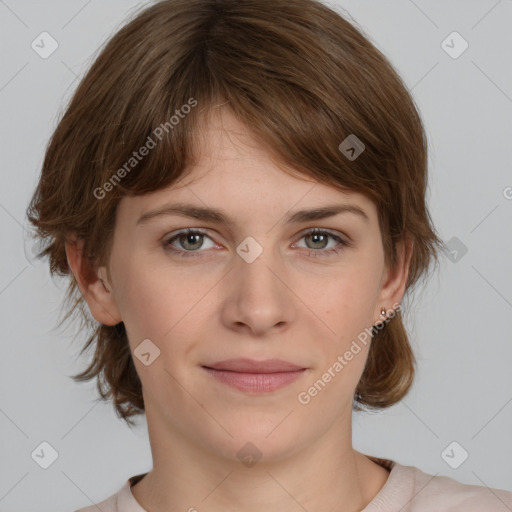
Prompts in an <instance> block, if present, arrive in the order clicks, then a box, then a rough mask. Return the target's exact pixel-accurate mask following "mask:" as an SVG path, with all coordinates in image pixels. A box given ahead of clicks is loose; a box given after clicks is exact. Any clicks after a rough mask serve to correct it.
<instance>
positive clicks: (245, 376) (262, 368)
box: [203, 358, 307, 393]
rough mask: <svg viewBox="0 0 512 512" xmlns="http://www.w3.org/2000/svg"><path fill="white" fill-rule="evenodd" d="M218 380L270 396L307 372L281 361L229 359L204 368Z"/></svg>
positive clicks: (242, 389) (300, 367) (304, 369)
mask: <svg viewBox="0 0 512 512" xmlns="http://www.w3.org/2000/svg"><path fill="white" fill-rule="evenodd" d="M203 369H204V370H205V371H206V372H208V373H209V374H210V375H211V376H212V377H214V378H215V379H216V380H218V381H220V382H222V383H223V384H226V385H228V386H231V387H234V388H236V389H238V390H239V391H244V392H246V393H268V392H271V391H276V390H278V389H281V388H283V387H285V386H287V385H289V384H291V383H292V382H294V381H295V380H297V379H298V378H299V377H300V376H301V375H302V374H303V373H304V372H305V371H306V370H307V368H304V367H302V366H297V365H296V364H293V363H290V362H288V361H283V360H281V359H266V360H264V361H256V360H254V359H245V358H238V359H226V360H224V361H219V362H217V363H214V364H209V365H208V366H206V365H205V366H203Z"/></svg>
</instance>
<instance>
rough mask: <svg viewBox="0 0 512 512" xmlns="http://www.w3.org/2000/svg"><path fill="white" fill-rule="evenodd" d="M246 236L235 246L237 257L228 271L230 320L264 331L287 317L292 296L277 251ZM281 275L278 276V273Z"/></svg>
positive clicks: (267, 244)
mask: <svg viewBox="0 0 512 512" xmlns="http://www.w3.org/2000/svg"><path fill="white" fill-rule="evenodd" d="M265 241H266V242H267V243H266V247H263V245H262V244H260V243H259V242H257V241H256V240H255V239H254V238H251V237H248V238H247V239H245V240H243V241H242V242H241V243H240V244H239V245H238V246H237V249H236V251H237V258H235V261H234V268H233V271H232V272H230V276H231V277H230V278H229V279H230V281H231V285H230V288H231V294H230V296H231V298H232V299H231V300H232V303H231V307H230V308H228V311H230V316H232V317H231V318H230V319H229V320H230V321H231V322H237V323H240V322H243V323H245V324H247V325H248V326H249V327H250V328H251V329H252V330H254V331H264V330H265V329H268V328H271V327H273V326H274V325H276V324H279V323H282V322H286V321H289V320H290V311H291V302H292V300H291V297H290V291H289V290H288V289H287V287H286V285H285V282H286V276H285V275H284V272H285V270H284V268H285V267H284V266H283V265H282V264H281V260H280V258H279V254H278V252H277V251H274V250H273V249H272V248H271V246H270V245H271V243H270V239H269V238H266V239H265ZM279 274H281V276H280V275H279Z"/></svg>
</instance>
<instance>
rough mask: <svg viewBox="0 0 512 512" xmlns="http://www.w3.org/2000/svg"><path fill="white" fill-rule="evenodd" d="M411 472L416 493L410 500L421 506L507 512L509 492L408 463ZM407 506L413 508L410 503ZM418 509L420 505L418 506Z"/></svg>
mask: <svg viewBox="0 0 512 512" xmlns="http://www.w3.org/2000/svg"><path fill="white" fill-rule="evenodd" d="M408 467H409V468H410V470H411V471H412V472H413V474H414V476H415V481H416V486H415V491H416V493H417V494H416V495H415V497H414V499H413V501H412V503H413V505H414V503H415V502H416V503H417V505H418V506H421V507H425V506H428V507H432V508H433V509H435V510H446V511H447V512H452V511H453V512H455V511H459V510H460V511H465V512H491V511H492V512H510V511H511V510H512V492H509V491H506V490H503V489H495V488H491V487H486V486H481V485H470V484H463V483H462V482H459V481H457V480H455V479H453V478H450V477H447V476H440V475H430V474H427V473H424V472H423V471H421V470H420V469H418V468H415V467H411V466H408ZM411 510H413V511H414V510H415V509H414V506H413V507H412V509H411ZM419 510H422V508H419Z"/></svg>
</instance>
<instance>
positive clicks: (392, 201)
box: [27, 0, 442, 424]
mask: <svg viewBox="0 0 512 512" xmlns="http://www.w3.org/2000/svg"><path fill="white" fill-rule="evenodd" d="M194 102H196V103H195V104H194ZM224 103H226V105H228V107H226V108H230V109H232V112H233V113H234V114H235V115H236V116H237V117H238V118H239V119H240V120H241V121H243V122H244V123H245V124H246V125H247V126H248V127H249V128H250V129H251V130H252V132H253V134H254V135H255V136H256V137H258V140H261V143H262V144H265V145H266V147H267V148H268V149H269V151H271V153H272V154H273V155H275V156H276V157H277V159H278V161H281V162H284V163H286V164H287V165H288V166H291V168H292V169H296V170H297V173H298V174H300V173H303V174H304V175H306V176H310V177H313V178H314V179H317V180H319V181H321V182H322V183H325V184H328V185H331V186H333V187H337V188H338V189H340V190H349V191H356V192H359V193H362V194H364V195H365V196H366V197H368V198H370V199H371V200H372V201H373V202H374V203H375V205H376V207H377V211H378V213H379V225H380V229H381V233H382V241H383V247H384V252H385V258H386V264H388V265H391V266H392V265H394V264H395V263H396V261H397V259H396V255H397V253H396V243H398V242H400V241H406V240H409V241H412V242H413V250H412V255H411V262H410V271H409V275H408V279H407V285H406V291H408V290H409V289H410V288H411V287H412V286H413V285H414V284H416V283H417V282H418V280H419V278H420V277H421V276H423V277H425V275H426V274H427V271H428V269H429V266H430V263H431V262H432V261H433V260H435V261H436V263H437V262H438V254H437V251H438V249H440V248H441V246H442V242H441V240H440V239H439V238H438V237H437V235H436V233H435V230H434V228H433V225H432V223H431V219H430V216H429V212H428V210H427V207H426V203H425V193H426V188H427V140H426V136H425V133H424V129H423V125H422V122H421V119H420V116H419V114H418V111H417V109H416V106H415V103H414V100H413V99H412V98H411V96H410V94H409V92H408V90H407V88H406V86H405V85H404V83H403V82H402V80H401V78H400V77H399V75H398V74H397V73H396V71H395V70H394V69H393V67H392V65H391V64H390V62H389V61H388V60H387V59H386V57H385V56H383V54H382V53H381V52H380V51H379V50H378V49H377V48H376V47H375V46H374V45H373V44H372V43H371V42H370V41H369V39H368V37H367V36H365V35H363V32H362V30H361V29H357V28H355V26H354V24H353V23H352V24H351V23H350V22H348V21H347V20H346V19H344V18H343V17H342V16H341V15H340V14H339V13H336V12H335V11H333V10H331V9H330V8H328V7H327V6H325V5H323V4H322V3H320V2H318V1H316V0H272V1H268V0H245V1H240V0H163V1H160V2H158V3H156V4H154V5H151V6H150V7H147V8H145V9H144V10H143V11H142V12H140V13H138V14H137V15H136V16H134V18H133V19H132V20H131V21H129V22H128V23H127V24H125V25H124V26H123V27H122V28H121V29H120V30H119V31H118V32H117V33H116V34H115V35H114V36H113V37H112V38H111V39H110V40H109V41H108V42H107V44H106V45H105V47H104V48H103V49H102V51H101V52H100V54H99V56H97V58H96V59H95V61H94V62H93V64H92V65H91V67H90V69H89V71H88V72H87V74H86V75H85V77H84V78H83V79H82V81H81V83H80V84H79V86H78V88H77V90H76V91H75V93H74V95H73V97H72V98H71V100H70V102H69V104H68V106H67V108H66V110H65V112H64V114H63V116H62V118H61V120H60V122H59V124H58V126H57V128H56V129H55V132H54V133H53V136H52V138H51V140H50V142H49V144H48V147H47V149H46V154H45V158H44V162H43V166H42V171H41V177H40V180H39V183H38V186H37V189H36V190H35V192H34V196H33V197H32V200H31V203H30V205H29V207H28V209H27V215H28V217H29V220H30V222H31V223H32V224H33V225H34V226H35V227H36V228H37V229H36V231H37V234H36V236H37V237H39V238H40V239H45V240H47V241H48V244H47V245H46V247H45V248H44V250H42V251H41V252H40V253H39V257H42V256H47V257H48V258H49V265H50V271H51V273H52V275H53V274H59V275H70V282H69V286H68V290H67V295H66V298H65V300H66V304H67V305H68V306H69V309H68V312H67V314H66V316H65V318H64V320H65V319H67V318H69V317H70V316H71V315H72V313H77V314H79V317H80V318H81V320H82V324H81V327H86V328H87V329H88V334H90V337H89V338H88V340H87V342H86V343H85V345H84V346H83V348H82V350H81V352H80V354H82V353H83V352H84V351H85V350H86V349H88V348H89V346H91V345H92V343H93V342H96V346H95V354H94V358H93V360H92V361H91V363H90V365H89V367H88V368H87V369H86V370H85V371H83V372H82V373H80V374H78V375H76V376H73V378H74V379H75V380H90V379H93V378H97V387H98V391H99V393H100V395H101V399H103V400H109V399H112V401H113V403H114V406H115V409H116V411H117V413H118V415H119V416H120V417H121V418H123V419H124V420H125V421H126V422H127V423H128V424H132V421H130V420H129V418H130V417H131V416H134V415H137V414H141V413H143V411H144V401H143V396H142V387H141V382H140V380H139V377H138V374H137V372H136V368H135V365H134V363H133V360H132V355H131V352H130V348H129V344H128V340H127V336H126V331H125V328H124V324H123V323H122V322H121V323H119V324H117V325H116V326H107V325H101V324H98V323H97V322H95V321H94V320H93V319H91V318H90V316H89V314H88V311H87V308H86V307H85V305H86V303H85V301H84V299H83V297H82V295H81V293H80V291H79V289H78V287H77V284H76V280H75V279H74V277H73V275H72V273H71V271H70V268H69V267H68V263H67V258H66V252H65V240H66V239H68V238H69V235H70V233H77V234H78V236H79V237H80V238H82V239H83V240H84V243H85V246H84V256H85V257H86V259H87V260H88V261H89V262H90V265H91V268H95V266H96V265H107V266H108V259H109V254H110V246H111V241H112V233H113V230H114V226H115V214H116V207H117V205H118V203H119V201H120V199H121V198H122V197H123V196H125V195H139V194H144V193H148V192H152V191H156V190H159V189H162V188H164V187H167V186H169V185H171V184H173V183H176V182H177V180H179V179H181V178H182V177H183V176H184V175H185V170H186V168H187V167H188V166H191V165H193V164H194V162H196V161H197V155H196V153H195V152H194V148H195V147H196V143H197V135H198V133H199V131H200V128H201V123H204V122H205V116H206V117H207V115H208V113H209V112H211V108H212V107H214V106H215V105H218V104H224ZM185 105H198V107H194V108H192V107H191V108H188V109H186V108H185ZM181 114H184V115H181ZM185 114H186V115H185ZM172 116H175V118H176V119H178V117H179V120H178V122H177V123H176V122H175V121H174V120H172V119H173V117H172ZM176 116H178V117H176ZM158 130H160V131H158ZM157 133H158V134H161V140H158V141H157V140H155V139H157V138H158V137H157V136H156V134H157ZM351 134H353V135H356V137H357V138H358V139H359V140H361V141H362V142H363V143H364V151H363V152H362V153H361V154H360V155H359V156H358V157H357V158H355V159H349V158H347V156H346V154H343V153H342V151H341V150H340V149H339V145H340V143H342V141H344V140H345V139H346V138H347V137H348V136H349V135H351ZM150 139H151V140H153V141H154V142H156V144H155V145H154V147H152V148H151V149H150V151H149V152H148V153H147V155H146V156H145V157H144V158H141V159H140V160H137V161H136V162H134V161H133V160H132V159H133V151H134V150H136V149H138V148H141V147H142V146H143V145H146V146H147V147H149V140H150ZM127 162H130V164H129V165H130V167H131V168H129V167H128V165H127ZM121 169H124V172H123V171H122V170H121ZM116 170H117V173H116ZM109 184H110V185H109ZM61 323H62V322H61ZM415 363H416V362H415V358H414V355H413V353H412V350H411V347H410V345H409V340H408V336H407V333H406V330H405V328H404V325H403V321H402V316H401V311H397V312H396V314H395V315H394V316H393V318H391V319H389V320H388V321H387V322H386V323H385V325H384V326H383V327H382V328H381V329H380V330H378V332H375V333H374V337H373V339H372V343H371V346H370V351H369V355H368V360H367V363H366V366H365V369H364V372H363V375H362V377H361V380H360V382H359V383H358V386H357V389H356V393H355V397H354V409H355V410H362V406H363V407H364V406H365V407H366V408H375V409H379V408H385V407H388V406H391V405H393V404H395V403H396V402H398V401H399V400H401V399H402V398H403V397H404V396H405V395H406V393H407V392H408V391H409V388H410V386H411V384H412V382H413V377H414V373H415V368H414V367H415Z"/></svg>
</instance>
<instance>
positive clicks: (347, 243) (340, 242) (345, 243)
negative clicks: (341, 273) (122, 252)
mask: <svg viewBox="0 0 512 512" xmlns="http://www.w3.org/2000/svg"><path fill="white" fill-rule="evenodd" d="M190 233H192V234H200V235H203V236H205V237H207V238H209V239H210V240H211V241H212V242H213V243H214V244H217V242H216V241H215V240H214V237H212V236H211V235H210V230H208V229H206V228H199V227H192V228H183V229H180V230H178V231H173V232H171V233H170V234H169V233H168V234H166V235H165V236H164V237H162V240H163V242H162V244H163V245H164V247H165V248H166V249H167V250H168V251H170V252H175V253H182V254H188V255H190V256H191V255H193V254H198V255H199V254H201V253H203V252H207V251H206V250H197V251H186V250H184V249H176V248H175V247H174V246H173V245H172V244H171V243H170V242H171V240H175V239H178V238H179V237H180V236H182V235H186V234H190ZM314 233H324V234H327V235H330V237H331V238H332V239H333V240H337V246H341V247H340V249H339V250H343V249H345V248H346V247H352V246H353V241H352V239H351V238H350V237H349V236H348V235H346V234H345V233H343V232H340V231H337V230H331V229H329V228H322V227H318V226H313V227H309V228H304V229H303V230H302V231H300V232H299V233H298V234H297V235H296V241H295V242H293V244H292V245H295V244H297V243H298V242H299V241H300V240H301V239H302V238H304V237H305V236H307V235H311V234H314ZM301 249H303V250H306V251H308V250H309V251H310V252H313V253H318V254H319V255H321V254H324V255H325V254H328V253H330V251H335V252H336V251H337V249H333V248H331V249H327V250H325V249H319V250H315V249H308V248H301Z"/></svg>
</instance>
